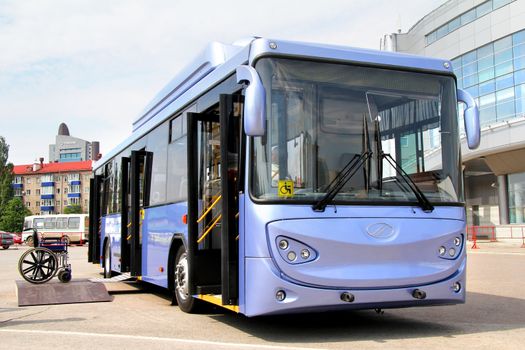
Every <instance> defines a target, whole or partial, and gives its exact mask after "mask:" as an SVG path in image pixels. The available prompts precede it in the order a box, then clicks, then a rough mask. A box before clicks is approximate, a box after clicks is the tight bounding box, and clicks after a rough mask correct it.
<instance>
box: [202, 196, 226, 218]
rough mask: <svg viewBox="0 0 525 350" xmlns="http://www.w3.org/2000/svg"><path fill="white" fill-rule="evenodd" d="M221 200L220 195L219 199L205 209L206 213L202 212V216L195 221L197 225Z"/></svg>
mask: <svg viewBox="0 0 525 350" xmlns="http://www.w3.org/2000/svg"><path fill="white" fill-rule="evenodd" d="M221 198H222V194H221V195H219V197H217V199H216V200H215V201H214V202H213V203H212V204H211V205H210V207H209V208H208V209H206V211H205V212H204V214H202V215H201V217H200V218H199V220H197V223H199V222H201V221H202V219H204V217H205V216H206V214H208V213H209V212H210V210H212V209H213V207H214V206H215V205H216V204H217V202H219V200H220V199H221Z"/></svg>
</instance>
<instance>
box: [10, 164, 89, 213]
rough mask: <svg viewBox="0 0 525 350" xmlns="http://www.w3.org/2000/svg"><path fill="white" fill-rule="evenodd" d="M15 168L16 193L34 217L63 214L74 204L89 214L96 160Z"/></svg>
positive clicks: (14, 185) (16, 166)
mask: <svg viewBox="0 0 525 350" xmlns="http://www.w3.org/2000/svg"><path fill="white" fill-rule="evenodd" d="M43 160H44V159H43V158H40V162H35V164H28V165H15V166H14V168H13V173H14V180H13V184H12V186H13V191H14V195H15V197H19V198H21V199H22V201H23V202H24V204H25V206H26V207H27V208H28V209H29V210H31V212H32V213H33V214H34V215H44V214H62V213H63V212H64V209H65V208H66V207H68V206H70V205H80V206H81V207H82V211H83V212H84V213H87V212H88V211H89V179H90V177H91V171H92V161H91V160H87V161H80V162H67V163H43Z"/></svg>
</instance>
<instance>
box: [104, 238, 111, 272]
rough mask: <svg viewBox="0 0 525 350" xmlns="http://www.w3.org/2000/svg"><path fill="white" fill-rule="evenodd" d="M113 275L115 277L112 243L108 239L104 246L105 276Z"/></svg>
mask: <svg viewBox="0 0 525 350" xmlns="http://www.w3.org/2000/svg"><path fill="white" fill-rule="evenodd" d="M111 277H113V272H112V271H111V245H110V244H109V239H108V240H107V241H106V244H105V246H104V278H111Z"/></svg>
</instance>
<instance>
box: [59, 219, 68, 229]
mask: <svg viewBox="0 0 525 350" xmlns="http://www.w3.org/2000/svg"><path fill="white" fill-rule="evenodd" d="M63 228H67V218H57V229H63Z"/></svg>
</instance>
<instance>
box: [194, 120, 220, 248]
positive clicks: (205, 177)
mask: <svg viewBox="0 0 525 350" xmlns="http://www.w3.org/2000/svg"><path fill="white" fill-rule="evenodd" d="M197 144H198V148H199V151H198V155H199V160H198V200H199V207H198V211H197V212H198V213H199V214H198V218H197V222H198V240H197V242H198V243H199V247H200V248H204V249H215V248H216V249H218V248H219V247H220V234H219V233H220V228H221V225H220V223H221V219H222V218H221V209H222V206H221V204H222V197H221V193H222V191H221V148H220V145H221V144H220V128H219V123H218V122H212V121H198V122H197Z"/></svg>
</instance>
